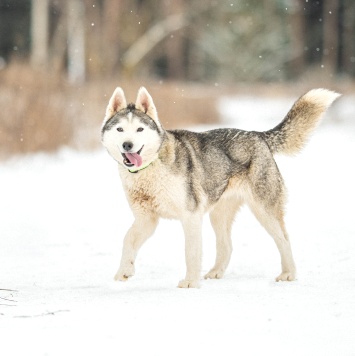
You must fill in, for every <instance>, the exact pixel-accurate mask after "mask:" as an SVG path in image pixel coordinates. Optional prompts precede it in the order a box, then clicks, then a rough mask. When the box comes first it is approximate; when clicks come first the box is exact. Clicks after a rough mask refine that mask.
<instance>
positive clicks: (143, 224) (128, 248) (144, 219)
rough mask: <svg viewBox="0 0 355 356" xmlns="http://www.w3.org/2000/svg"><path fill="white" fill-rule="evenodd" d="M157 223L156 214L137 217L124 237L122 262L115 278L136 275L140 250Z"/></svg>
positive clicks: (121, 278) (124, 278) (123, 279)
mask: <svg viewBox="0 0 355 356" xmlns="http://www.w3.org/2000/svg"><path fill="white" fill-rule="evenodd" d="M157 224H158V218H157V217H155V216H146V215H141V216H137V217H136V219H135V220H134V222H133V225H132V226H131V227H130V229H129V230H128V231H127V234H126V236H125V238H124V241H123V249H122V257H121V263H120V267H119V269H118V271H117V273H116V275H115V280H120V281H126V280H127V279H128V278H129V277H131V276H133V275H134V271H135V270H134V262H135V260H136V257H137V253H138V250H139V249H140V248H141V246H142V245H143V244H144V242H145V241H146V240H147V239H148V238H149V237H150V236H151V235H152V234H153V233H154V231H155V228H156V227H157Z"/></svg>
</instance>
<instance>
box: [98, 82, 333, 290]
mask: <svg viewBox="0 0 355 356" xmlns="http://www.w3.org/2000/svg"><path fill="white" fill-rule="evenodd" d="M338 96H339V94H337V93H334V92H332V91H328V90H325V89H314V90H311V91H309V92H308V93H306V94H305V95H303V96H302V97H301V98H299V99H298V100H297V101H296V102H295V104H294V105H293V107H292V108H291V110H290V111H289V112H288V114H287V115H286V117H285V119H284V120H283V121H282V122H281V123H280V124H279V125H277V126H276V127H275V128H273V129H271V130H269V131H265V132H257V131H243V130H238V129H233V128H231V129H216V130H211V131H206V132H192V131H186V130H165V129H164V128H163V127H162V125H161V123H160V121H159V119H158V114H157V110H156V107H155V105H154V102H153V99H152V97H151V96H150V94H149V93H148V92H147V90H146V89H145V88H143V87H142V88H140V90H139V92H138V96H137V100H136V103H135V104H127V102H126V99H125V96H124V93H123V91H122V89H121V88H117V89H116V90H115V91H114V93H113V95H112V97H111V99H110V101H109V104H108V107H107V109H106V115H105V119H104V122H103V127H102V132H101V134H102V143H103V145H104V146H105V147H106V148H107V150H108V152H109V153H110V155H111V156H112V157H113V158H114V159H115V160H116V161H117V162H118V163H119V173H120V176H121V180H122V183H123V187H124V190H125V193H126V196H127V199H128V202H129V205H130V207H131V209H132V212H133V215H134V219H135V220H134V222H133V225H132V226H131V228H130V229H129V230H128V232H127V234H126V236H125V238H124V242H123V249H122V258H121V263H120V266H119V269H118V271H117V273H116V276H115V279H117V280H122V281H124V280H127V279H128V278H129V277H131V276H133V275H134V272H135V268H134V265H135V260H136V256H137V253H138V250H139V249H140V247H141V246H142V245H143V243H144V242H145V241H146V240H147V239H148V238H149V237H150V236H151V235H152V234H153V233H154V231H155V228H156V226H157V224H158V220H159V218H168V219H178V220H180V221H181V223H182V226H183V230H184V234H185V258H186V276H185V278H184V279H182V280H181V281H180V282H179V284H178V286H179V287H182V288H189V287H198V286H199V283H200V275H201V259H202V236H201V226H202V218H203V215H204V214H205V213H209V216H210V220H211V224H212V227H213V229H214V232H215V234H216V249H217V253H216V261H215V264H214V266H213V267H212V269H211V270H210V271H209V272H208V273H207V274H206V275H205V278H222V277H223V275H224V273H225V271H226V268H227V266H228V264H229V261H230V257H231V253H232V242H231V227H232V223H233V220H234V217H235V215H236V213H237V212H238V210H239V209H240V207H241V206H242V205H243V204H247V205H248V206H249V208H250V209H251V211H252V212H253V213H254V215H255V216H256V218H257V219H258V220H259V221H260V223H261V224H262V226H263V227H264V228H265V229H266V230H267V232H268V233H269V234H270V235H271V236H272V237H273V239H274V241H275V243H276V246H277V248H278V250H279V252H280V256H281V274H280V275H279V276H278V277H277V278H276V280H277V281H292V280H294V279H295V278H296V267H295V263H294V260H293V256H292V251H291V246H290V241H289V237H288V234H287V232H286V229H285V224H284V207H285V201H286V190H285V186H284V182H283V179H282V177H281V174H280V172H279V169H278V167H277V165H276V162H275V160H274V157H273V155H274V154H275V153H285V154H293V153H296V152H298V151H299V150H300V149H301V148H302V147H303V146H304V144H305V142H306V141H307V139H308V138H309V136H310V134H311V132H312V131H313V130H314V128H315V127H316V126H317V124H318V122H319V121H320V118H321V117H322V114H323V113H324V112H325V111H326V109H327V108H328V107H329V106H330V105H331V103H332V102H333V101H334V100H335V99H336V98H337V97H338Z"/></svg>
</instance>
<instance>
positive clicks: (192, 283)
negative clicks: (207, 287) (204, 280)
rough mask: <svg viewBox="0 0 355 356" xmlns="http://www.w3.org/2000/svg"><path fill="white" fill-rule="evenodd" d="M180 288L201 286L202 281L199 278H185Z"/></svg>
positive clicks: (180, 283)
mask: <svg viewBox="0 0 355 356" xmlns="http://www.w3.org/2000/svg"><path fill="white" fill-rule="evenodd" d="M178 287H179V288H200V282H199V281H198V280H188V279H183V280H181V281H180V282H179V284H178Z"/></svg>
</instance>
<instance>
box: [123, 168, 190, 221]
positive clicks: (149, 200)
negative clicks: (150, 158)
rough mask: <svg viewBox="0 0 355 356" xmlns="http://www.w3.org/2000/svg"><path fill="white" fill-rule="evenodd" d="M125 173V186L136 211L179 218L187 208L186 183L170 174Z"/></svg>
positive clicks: (132, 206) (128, 197) (131, 204)
mask: <svg viewBox="0 0 355 356" xmlns="http://www.w3.org/2000/svg"><path fill="white" fill-rule="evenodd" d="M148 173H149V172H140V173H138V174H137V175H134V176H132V175H130V176H127V175H124V176H122V179H123V186H124V189H125V192H126V196H127V199H128V201H129V203H130V206H131V208H132V210H133V211H134V212H138V213H152V214H155V215H158V216H160V217H162V218H168V219H178V218H179V217H180V216H181V214H182V213H183V212H184V211H185V210H186V194H185V189H184V183H183V181H182V179H181V178H179V177H178V176H174V175H170V174H159V175H156V174H148Z"/></svg>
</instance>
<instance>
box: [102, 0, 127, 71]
mask: <svg viewBox="0 0 355 356" xmlns="http://www.w3.org/2000/svg"><path fill="white" fill-rule="evenodd" d="M103 6H104V7H103V29H102V30H103V31H102V32H103V42H104V45H103V49H104V50H103V52H104V56H105V72H106V73H107V75H108V76H111V75H113V74H115V73H116V72H118V69H117V64H118V62H119V38H120V36H119V18H120V12H121V7H122V3H121V1H112V0H105V1H104V4H103Z"/></svg>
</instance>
